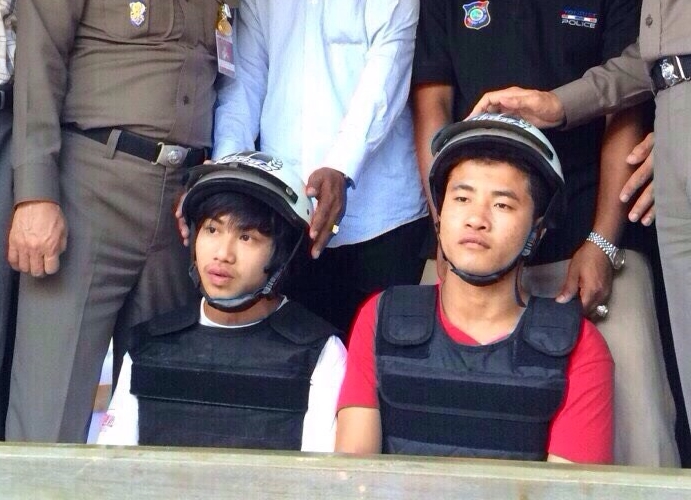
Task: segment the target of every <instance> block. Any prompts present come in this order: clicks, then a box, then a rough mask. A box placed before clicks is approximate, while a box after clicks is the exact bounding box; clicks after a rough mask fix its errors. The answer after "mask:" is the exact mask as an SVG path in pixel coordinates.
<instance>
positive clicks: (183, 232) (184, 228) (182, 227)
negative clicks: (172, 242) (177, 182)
mask: <svg viewBox="0 0 691 500" xmlns="http://www.w3.org/2000/svg"><path fill="white" fill-rule="evenodd" d="M185 196H187V191H185V192H184V193H182V194H181V195H180V198H178V203H177V205H176V207H175V220H177V221H178V232H179V233H180V238H182V244H183V245H185V246H186V247H188V246H190V228H189V226H188V225H187V221H185V217H183V215H182V204H183V202H184V201H185Z"/></svg>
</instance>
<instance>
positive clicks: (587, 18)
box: [561, 7, 597, 29]
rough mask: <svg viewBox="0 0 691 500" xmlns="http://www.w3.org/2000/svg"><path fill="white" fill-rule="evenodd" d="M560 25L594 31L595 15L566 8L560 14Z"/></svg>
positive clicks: (595, 25) (595, 24)
mask: <svg viewBox="0 0 691 500" xmlns="http://www.w3.org/2000/svg"><path fill="white" fill-rule="evenodd" d="M561 24H562V25H567V26H575V27H577V28H588V29H595V28H596V27H597V14H596V13H594V12H587V11H584V10H582V9H578V8H572V7H566V8H565V9H564V10H563V11H562V12H561Z"/></svg>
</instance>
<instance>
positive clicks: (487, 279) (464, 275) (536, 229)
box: [437, 223, 541, 307]
mask: <svg viewBox="0 0 691 500" xmlns="http://www.w3.org/2000/svg"><path fill="white" fill-rule="evenodd" d="M540 232H541V224H540V223H538V224H536V225H535V226H533V228H532V229H531V231H530V234H529V235H528V237H527V238H526V240H525V243H524V244H523V249H522V250H521V252H520V253H519V254H518V255H517V256H516V257H515V258H514V259H513V260H512V261H511V262H510V263H509V264H507V265H506V266H504V267H502V268H500V269H499V270H498V271H494V272H493V273H489V274H474V273H469V272H466V271H462V270H461V269H458V268H457V267H456V266H455V265H454V263H453V262H451V261H450V260H449V259H448V258H447V257H446V252H444V248H442V246H441V240H440V242H439V247H440V248H441V255H442V257H444V260H445V261H446V262H448V263H449V265H450V266H451V272H452V273H454V274H455V275H456V276H458V277H459V278H461V279H462V280H463V281H465V282H466V283H468V284H470V285H473V286H488V285H493V284H494V283H497V282H498V281H499V280H500V279H501V278H503V277H504V276H506V275H507V274H508V273H510V272H511V271H512V270H513V269H514V268H515V267H516V266H518V265H519V264H521V263H522V262H523V261H525V260H526V259H527V258H528V257H530V256H531V255H532V254H533V252H534V251H535V247H536V245H537V242H538V241H539V239H538V238H539V234H540ZM438 233H439V230H438V226H437V235H438ZM520 274H521V273H520V272H517V273H516V279H515V281H514V297H515V299H516V303H517V304H518V305H519V306H520V307H526V305H525V302H523V298H522V297H521V293H520V290H519V286H518V280H519V278H520Z"/></svg>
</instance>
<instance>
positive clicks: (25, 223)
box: [7, 201, 67, 278]
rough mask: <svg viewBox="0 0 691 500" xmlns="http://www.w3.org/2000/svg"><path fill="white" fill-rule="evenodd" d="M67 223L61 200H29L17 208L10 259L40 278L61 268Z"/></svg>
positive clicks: (14, 263)
mask: <svg viewBox="0 0 691 500" xmlns="http://www.w3.org/2000/svg"><path fill="white" fill-rule="evenodd" d="M65 248H67V224H66V222H65V217H64V216H63V214H62V210H60V206H59V205H58V204H57V203H53V202H50V201H27V202H24V203H20V204H19V205H17V208H15V210H14V217H13V219H12V226H11V229H10V235H9V245H8V251H7V260H8V261H9V263H10V265H11V266H12V268H13V269H14V270H15V271H21V272H23V273H31V275H32V276H34V277H36V278H39V277H42V276H45V275H47V274H55V273H57V272H58V269H60V254H61V253H62V252H64V251H65Z"/></svg>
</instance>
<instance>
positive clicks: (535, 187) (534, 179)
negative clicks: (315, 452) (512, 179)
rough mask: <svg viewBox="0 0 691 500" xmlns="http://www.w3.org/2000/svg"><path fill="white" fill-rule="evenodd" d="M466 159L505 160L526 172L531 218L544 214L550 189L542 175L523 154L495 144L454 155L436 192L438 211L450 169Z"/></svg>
mask: <svg viewBox="0 0 691 500" xmlns="http://www.w3.org/2000/svg"><path fill="white" fill-rule="evenodd" d="M466 160H477V161H479V162H482V163H494V162H505V163H508V164H509V165H512V166H513V167H515V168H517V169H518V170H520V171H522V172H524V173H525V174H527V175H528V188H529V193H530V196H531V198H532V199H533V206H534V210H533V219H535V220H537V219H538V218H540V217H542V216H544V215H545V212H546V211H547V207H548V206H549V203H550V200H551V195H550V191H551V190H550V187H549V185H548V183H547V180H546V179H545V178H544V177H543V176H542V175H540V174H539V173H537V169H536V168H535V167H533V166H532V165H531V164H530V163H529V162H528V161H527V160H526V159H525V158H524V156H523V155H521V154H519V153H518V152H515V151H512V150H511V149H503V148H502V149H498V148H497V147H496V146H475V147H470V148H467V149H466V150H464V151H463V152H462V153H461V154H459V155H458V156H456V157H454V159H453V161H452V165H453V167H452V168H449V169H448V170H447V176H446V179H444V182H443V183H442V186H443V190H442V191H441V192H439V193H437V199H438V200H439V201H438V204H439V207H438V211H439V212H441V209H442V205H443V203H444V196H445V195H446V188H447V185H448V183H449V176H450V174H451V171H452V170H453V169H454V168H455V167H456V166H458V164H460V163H462V162H464V161H466Z"/></svg>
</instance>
